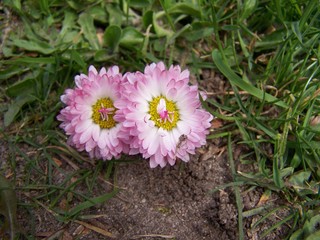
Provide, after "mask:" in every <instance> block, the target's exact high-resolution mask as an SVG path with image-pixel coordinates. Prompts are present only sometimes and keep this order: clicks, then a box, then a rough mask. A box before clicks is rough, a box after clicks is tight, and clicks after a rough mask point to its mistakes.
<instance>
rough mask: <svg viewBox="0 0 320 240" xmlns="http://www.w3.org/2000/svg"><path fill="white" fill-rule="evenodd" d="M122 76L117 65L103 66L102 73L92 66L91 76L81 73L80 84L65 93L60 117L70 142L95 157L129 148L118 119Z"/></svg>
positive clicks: (77, 80)
mask: <svg viewBox="0 0 320 240" xmlns="http://www.w3.org/2000/svg"><path fill="white" fill-rule="evenodd" d="M121 79H122V75H121V74H120V73H119V68H118V67H117V66H113V67H111V68H109V69H108V70H106V69H105V68H102V69H101V70H100V72H99V73H98V71H97V70H96V69H95V68H94V67H93V66H90V67H89V71H88V76H87V75H85V74H80V75H77V76H76V77H75V84H76V87H75V88H74V89H67V90H66V91H65V93H64V95H62V96H61V101H62V102H63V103H64V104H65V105H66V106H65V107H64V108H63V109H62V110H61V112H60V114H59V115H58V116H57V119H58V120H59V121H61V122H62V123H61V124H60V127H61V128H62V129H63V130H64V131H65V133H66V134H67V135H68V136H69V138H68V144H70V145H71V146H73V147H75V148H76V149H77V150H78V151H84V150H85V151H87V152H88V153H89V155H90V157H92V158H102V159H103V160H110V159H112V158H119V157H120V154H121V153H122V152H128V145H126V144H125V143H123V142H122V141H121V140H119V138H118V133H119V132H120V130H121V129H122V123H120V122H118V121H116V120H115V119H114V116H115V114H116V110H117V109H116V107H115V106H114V102H115V101H116V100H117V99H118V98H119V97H120V92H119V90H120V87H121Z"/></svg>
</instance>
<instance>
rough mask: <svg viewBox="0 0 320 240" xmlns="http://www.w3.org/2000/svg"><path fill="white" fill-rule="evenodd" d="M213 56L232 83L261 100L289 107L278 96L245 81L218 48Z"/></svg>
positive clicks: (216, 63) (218, 66)
mask: <svg viewBox="0 0 320 240" xmlns="http://www.w3.org/2000/svg"><path fill="white" fill-rule="evenodd" d="M212 58H213V61H214V63H215V65H216V66H217V68H218V69H219V70H220V71H221V73H222V74H223V75H224V76H225V77H226V78H227V79H228V80H229V81H230V83H231V84H233V85H235V86H237V87H239V88H241V89H242V90H244V91H247V92H248V93H250V94H251V95H253V96H255V97H257V98H259V99H261V100H264V101H267V102H269V103H274V104H276V105H277V106H279V107H282V108H287V107H288V105H287V104H286V103H285V102H283V101H281V100H279V99H278V98H276V97H274V96H272V95H270V94H268V93H265V92H263V91H262V90H261V89H258V88H256V87H254V86H253V85H251V84H249V83H248V82H245V81H244V80H242V79H241V78H240V77H239V76H238V75H237V74H235V73H234V72H233V71H232V70H231V68H230V67H229V66H228V65H227V64H226V63H225V61H224V60H223V57H222V54H221V53H220V52H219V51H218V50H217V49H215V50H213V52H212Z"/></svg>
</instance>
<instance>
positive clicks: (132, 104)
mask: <svg viewBox="0 0 320 240" xmlns="http://www.w3.org/2000/svg"><path fill="white" fill-rule="evenodd" d="M123 81H124V82H123V84H122V85H123V89H122V94H121V95H122V96H121V98H120V99H118V100H116V101H115V102H114V106H115V107H116V108H117V109H118V110H117V114H116V116H115V120H117V121H118V122H123V128H122V129H121V130H120V133H119V137H120V138H121V139H122V140H123V141H125V142H126V143H127V144H130V150H129V153H130V154H136V153H141V154H142V156H143V157H144V158H150V167H152V168H154V167H156V166H158V165H160V166H161V167H164V166H165V165H167V164H168V163H169V164H170V165H174V164H175V162H176V160H177V159H181V160H183V161H185V162H188V161H189V160H190V155H189V154H194V153H195V149H196V148H198V147H201V146H202V145H204V144H205V143H206V135H207V134H208V132H209V130H208V129H209V128H210V126H211V124H210V121H211V120H212V118H213V117H212V115H211V114H210V113H208V112H206V111H205V110H204V109H202V108H201V102H200V99H199V91H198V88H197V86H190V85H189V71H188V70H184V71H181V69H180V67H179V66H171V67H170V68H169V69H168V70H167V69H166V67H165V66H164V64H163V63H162V62H159V63H157V64H155V63H152V64H150V65H148V66H146V68H145V70H144V73H141V72H135V73H126V74H125V75H124V79H123Z"/></svg>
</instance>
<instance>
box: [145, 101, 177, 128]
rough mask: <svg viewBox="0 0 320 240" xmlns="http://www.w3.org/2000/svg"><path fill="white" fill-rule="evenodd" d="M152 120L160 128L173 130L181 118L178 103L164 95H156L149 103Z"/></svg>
mask: <svg viewBox="0 0 320 240" xmlns="http://www.w3.org/2000/svg"><path fill="white" fill-rule="evenodd" d="M149 113H150V115H151V120H152V121H153V122H154V123H155V125H156V126H157V127H158V128H163V129H165V130H171V129H173V128H175V127H176V126H177V122H178V121H179V119H180V115H179V111H178V108H177V105H176V103H175V102H173V101H169V100H168V99H167V98H166V97H164V96H159V97H155V98H153V99H152V101H151V102H150V103H149Z"/></svg>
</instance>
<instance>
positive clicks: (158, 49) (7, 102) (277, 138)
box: [0, 0, 320, 239]
mask: <svg viewBox="0 0 320 240" xmlns="http://www.w3.org/2000/svg"><path fill="white" fill-rule="evenodd" d="M0 7H1V9H0V10H1V12H0V13H1V16H0V17H1V21H2V22H3V23H4V24H3V25H2V26H1V39H2V43H1V49H2V51H1V53H0V54H1V60H0V71H1V74H0V84H1V93H2V94H1V98H0V101H1V103H2V106H1V108H0V109H1V112H2V113H3V116H4V117H3V124H2V126H1V136H2V139H3V140H2V141H3V142H6V143H7V145H8V149H9V152H8V154H7V155H6V159H7V165H6V166H3V167H2V168H1V172H2V174H3V175H5V176H7V177H8V178H12V179H14V180H15V183H16V191H17V193H18V194H20V195H21V196H20V197H22V198H23V199H28V201H27V200H26V202H28V203H22V205H23V207H24V208H25V209H26V210H28V211H29V210H30V209H31V208H33V207H34V206H41V207H43V208H45V209H46V211H48V212H50V213H52V214H53V215H54V216H55V217H56V218H57V219H58V220H59V221H60V222H62V223H66V222H68V221H73V220H78V221H79V219H82V218H83V215H85V214H86V213H85V211H86V210H87V209H89V208H90V207H92V206H96V205H97V204H100V203H102V202H104V201H106V200H108V199H110V198H111V197H113V196H114V195H115V194H116V192H117V191H118V189H116V188H115V187H114V186H112V185H108V186H109V187H108V188H107V189H104V190H106V192H107V193H106V192H104V193H103V192H100V195H99V196H94V195H93V189H94V188H95V187H97V186H96V183H97V182H98V183H99V184H101V185H103V184H104V183H105V181H106V180H105V179H110V178H112V170H113V169H114V166H115V165H116V164H117V163H116V162H113V161H111V162H108V163H105V164H102V163H97V165H95V164H93V162H90V161H88V160H87V159H86V158H85V157H83V156H82V155H81V154H79V153H77V152H75V151H74V150H73V149H71V148H69V147H68V146H67V145H66V144H65V138H64V136H63V135H62V134H61V133H60V132H59V131H58V130H57V129H58V128H57V127H58V126H57V125H58V123H57V122H56V120H55V116H56V114H57V113H58V111H59V110H60V109H61V107H62V106H61V103H60V100H59V96H60V95H61V94H62V93H63V91H64V90H65V89H66V88H67V87H70V86H71V85H72V84H73V83H72V82H73V76H74V75H76V74H78V73H79V72H85V71H86V69H87V66H88V65H90V64H94V65H109V66H110V65H112V64H117V65H119V66H122V67H123V69H125V70H128V71H130V70H132V69H140V70H141V69H142V68H143V66H144V64H145V63H148V62H151V61H158V60H164V61H165V62H166V63H167V64H172V63H178V64H180V65H182V66H188V67H189V68H190V70H191V71H192V72H193V74H195V75H196V76H197V77H198V79H201V77H202V70H203V69H210V70H211V71H215V72H220V73H221V74H222V75H223V76H224V77H225V79H226V80H225V89H224V90H225V91H224V92H223V93H218V94H215V93H214V97H210V98H209V99H208V101H207V104H206V107H207V109H208V110H209V111H210V112H211V113H212V114H213V115H215V116H216V117H217V118H219V119H220V120H222V121H223V123H224V127H222V128H220V129H216V130H214V131H213V132H212V134H211V135H210V136H209V138H211V139H212V138H216V137H226V138H227V139H228V150H229V155H231V153H232V150H233V149H234V148H236V147H237V146H239V145H246V146H247V147H248V150H247V151H246V152H245V153H243V154H242V155H241V157H240V159H233V158H232V157H230V161H231V162H233V161H235V163H234V162H233V164H231V166H233V169H232V173H233V177H234V184H233V186H236V187H235V191H236V197H237V203H238V207H239V211H238V212H239V214H240V215H241V216H242V217H243V218H246V217H247V216H254V215H257V214H260V215H262V217H261V221H260V222H258V223H261V222H263V221H265V220H266V219H268V218H269V217H270V216H271V215H272V213H274V212H273V211H272V210H270V209H255V210H256V211H251V212H242V209H241V197H240V192H239V191H240V189H239V188H238V187H237V186H239V185H241V186H254V187H257V186H260V187H262V188H264V189H265V190H266V192H267V193H268V191H274V192H277V193H278V194H280V195H281V196H282V197H283V198H284V199H285V204H284V205H283V206H282V207H283V208H286V209H290V211H289V214H288V215H287V216H286V217H285V218H283V219H282V220H279V221H278V222H277V223H275V225H274V226H273V228H270V229H269V231H266V232H265V233H264V235H268V234H269V233H270V231H272V230H273V229H274V228H276V227H280V226H281V225H283V224H290V226H291V229H292V230H291V232H289V233H288V236H290V235H292V237H291V239H298V237H301V236H304V237H307V236H312V235H313V234H318V232H317V231H318V230H317V228H315V227H312V226H315V224H316V223H318V222H319V219H318V218H317V217H316V215H318V214H319V201H320V199H319V186H318V185H319V179H320V170H319V159H320V157H319V154H320V148H319V133H320V129H319V126H320V125H319V124H320V116H319V94H320V90H319V89H320V88H319V84H320V83H319V39H320V35H319V34H320V31H319V29H320V22H319V14H320V11H319V4H318V1H316V0H311V1H297V2H295V1H280V0H273V1H257V0H248V1H240V0H238V1H235V0H230V1H222V0H221V1H219V0H217V1H162V0H161V1H153V0H145V1H112V2H111V3H109V2H108V3H107V2H106V1H92V0H85V1H81V3H78V1H72V0H71V1H60V0H56V1H50V0H42V1H32V0H27V1H19V0H15V1H4V2H3V3H1V5H0ZM209 96H210V94H209ZM2 161H4V159H3V160H2ZM124 161H125V159H124ZM240 163H241V164H253V165H255V166H257V170H256V171H254V172H243V171H236V166H237V165H239V164H240ZM21 166H23V169H21ZM102 169H106V172H107V174H106V175H107V176H106V178H102V177H101V172H102ZM57 174H59V175H61V181H60V182H57V179H56V178H55V177H54V176H57ZM82 184H84V185H85V186H86V187H87V188H88V189H89V192H84V191H83V189H81V188H82V186H83V185H82ZM99 184H98V186H99ZM97 188H98V187H97ZM74 203H79V205H77V206H74ZM242 217H240V218H239V219H240V220H239V223H240V224H239V232H240V237H243V235H244V232H243V230H242V228H243V226H242ZM258 223H257V224H256V226H258V225H259V224H258ZM311 225H312V226H311ZM310 226H311V227H310Z"/></svg>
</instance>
